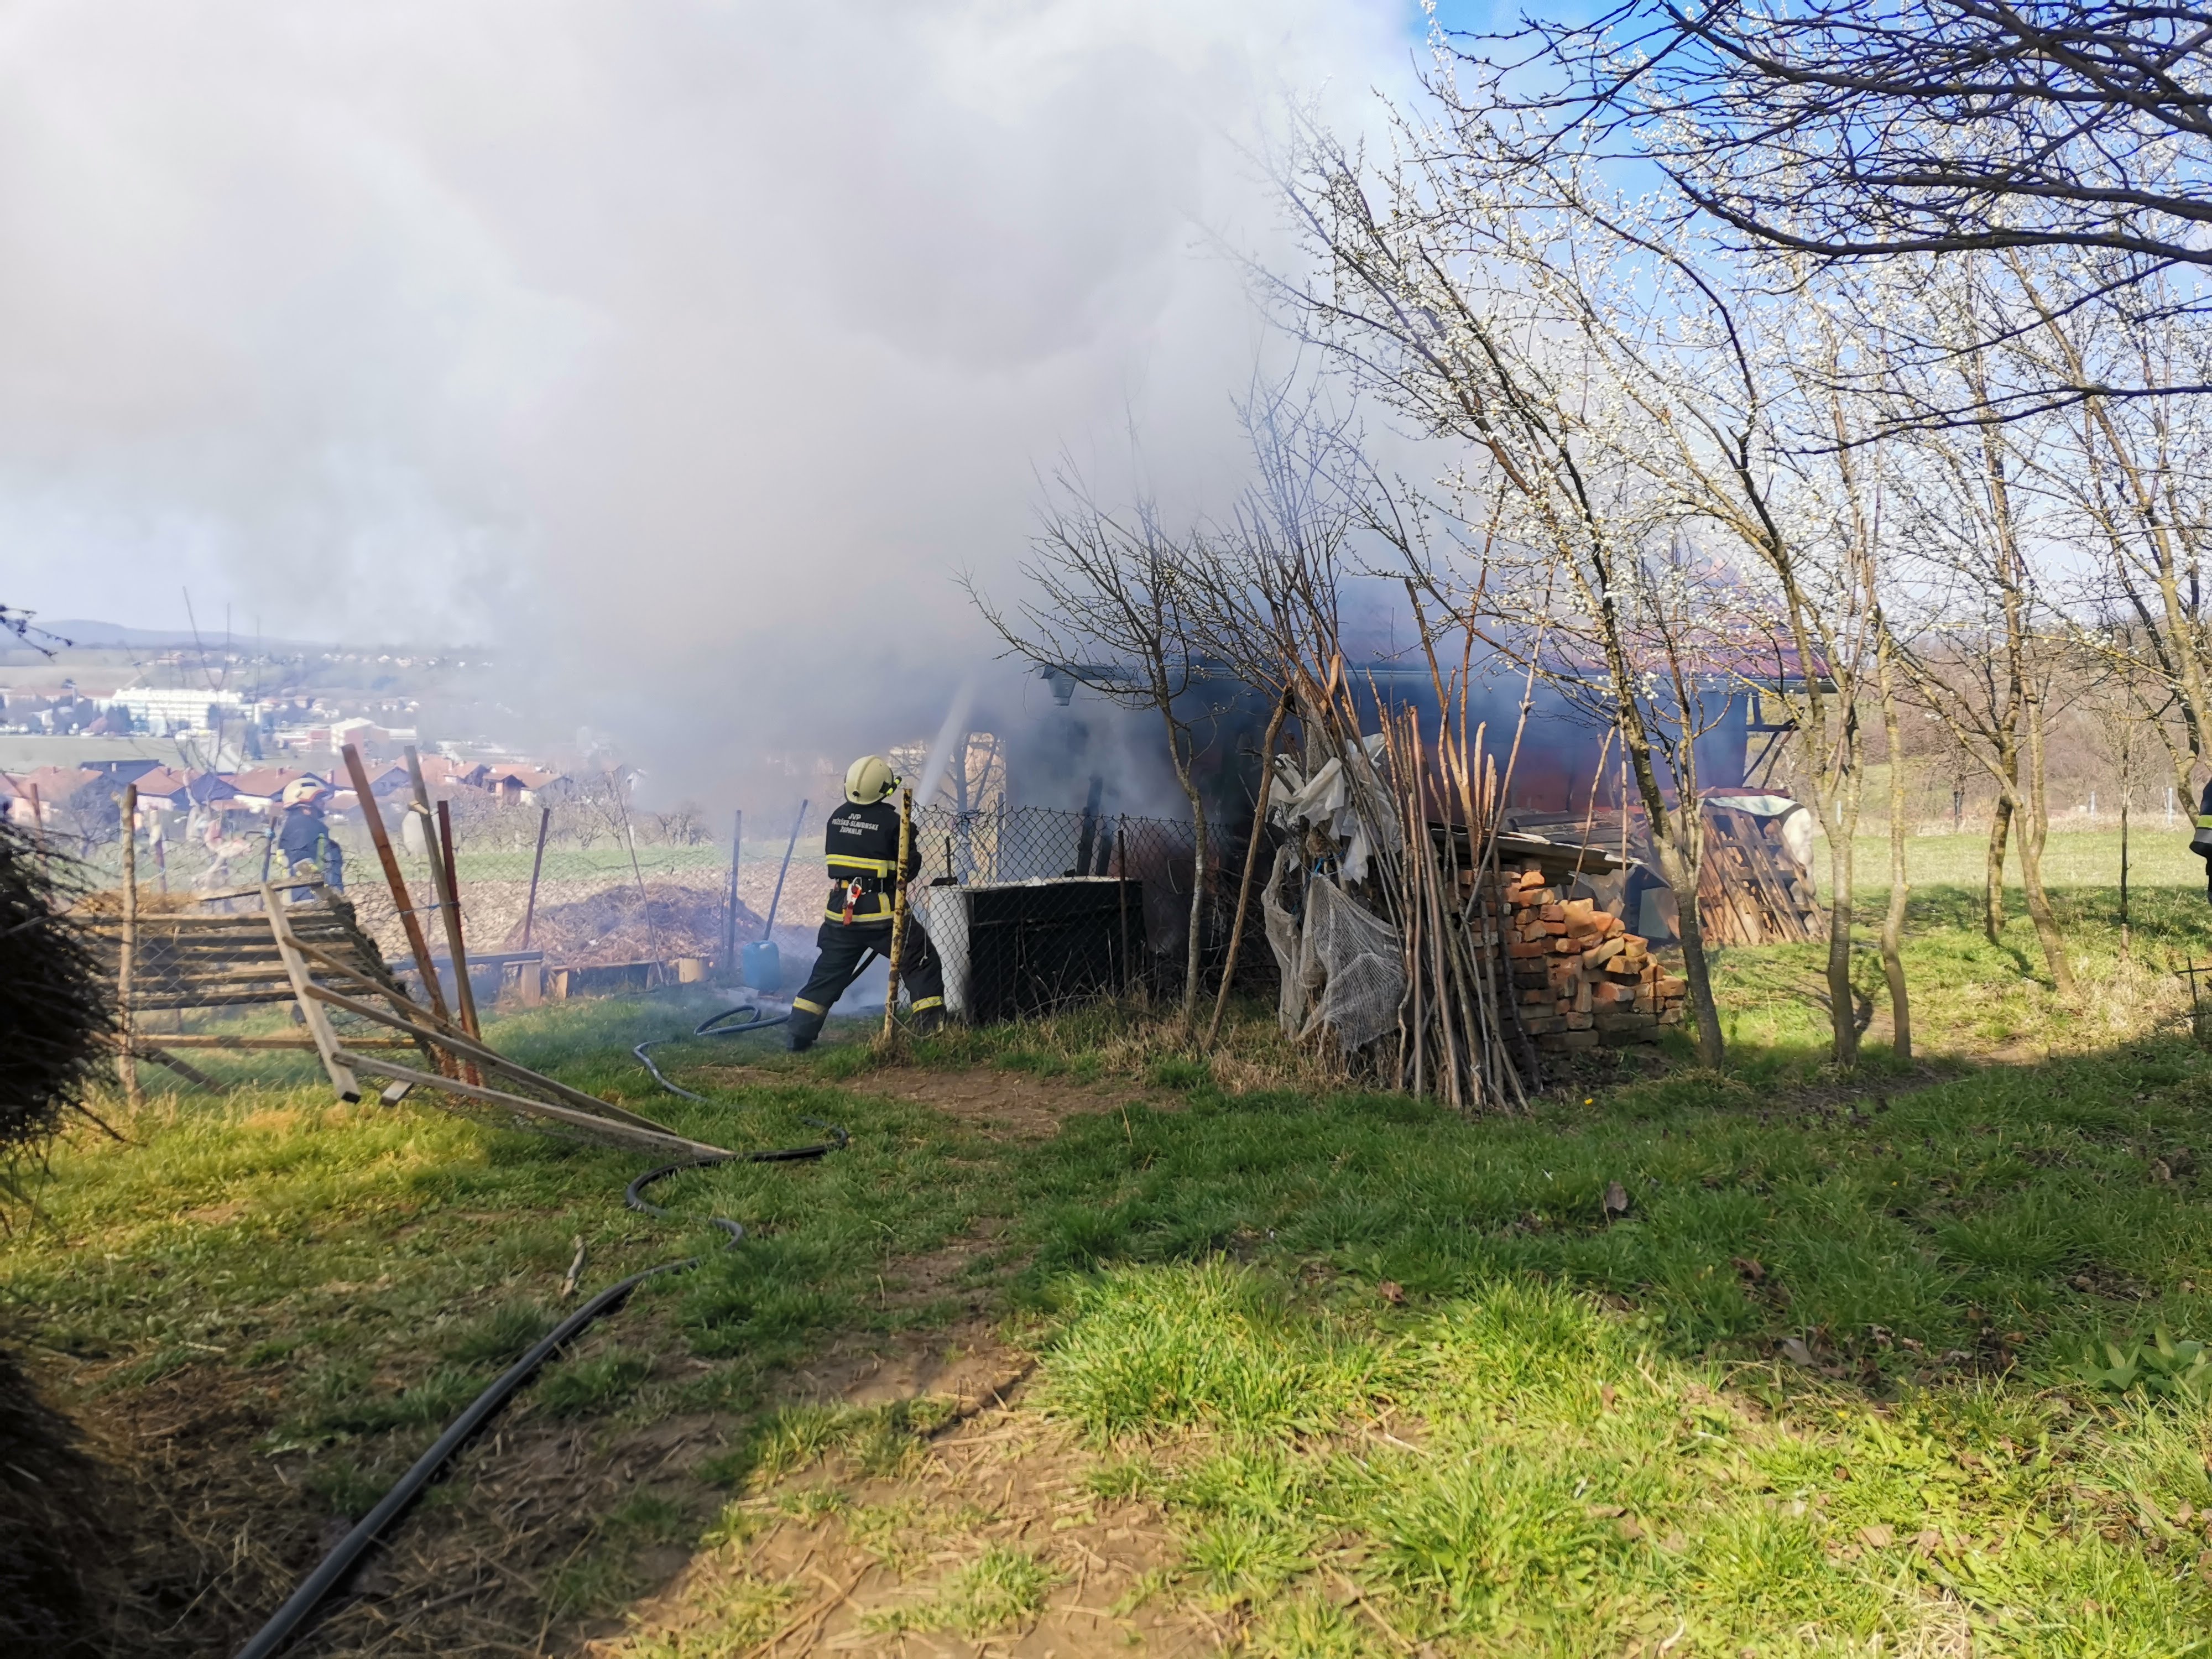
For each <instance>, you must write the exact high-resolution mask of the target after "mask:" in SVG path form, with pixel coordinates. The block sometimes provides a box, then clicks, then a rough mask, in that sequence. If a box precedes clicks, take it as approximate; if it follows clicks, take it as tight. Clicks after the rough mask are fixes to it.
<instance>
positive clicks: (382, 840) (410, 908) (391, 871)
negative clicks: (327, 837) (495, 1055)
mask: <svg viewBox="0 0 2212 1659" xmlns="http://www.w3.org/2000/svg"><path fill="white" fill-rule="evenodd" d="M345 763H346V770H347V771H348V772H349V774H351V775H352V777H353V788H354V793H356V795H358V796H360V797H361V817H362V823H366V824H367V825H368V838H369V840H370V841H371V842H374V844H375V847H376V856H377V860H378V861H379V862H380V863H381V864H382V865H383V866H384V879H385V883H386V885H387V886H389V887H390V888H391V889H392V903H393V904H394V905H396V906H398V910H399V925H400V926H401V927H404V928H405V929H406V931H407V949H408V951H410V953H412V955H413V956H414V957H415V971H416V972H417V973H418V974H420V975H422V995H423V999H424V1000H426V1001H427V1002H428V1004H429V1005H430V1010H431V1012H433V1013H435V1014H436V1015H437V1016H438V1018H439V1019H440V1020H441V1021H450V1020H451V1019H452V1018H453V1016H452V1015H451V1014H450V1013H448V1012H447V1010H446V994H445V993H444V991H443V990H441V988H440V987H439V985H438V969H437V966H436V964H435V963H433V962H432V961H431V960H430V942H429V941H428V939H424V938H423V937H422V922H421V921H419V920H417V919H416V915H415V906H414V903H413V902H412V901H411V900H410V899H409V898H408V896H407V878H406V877H404V875H402V874H401V873H400V871H399V858H398V854H395V853H394V852H393V851H392V837H391V836H387V835H386V834H385V833H384V812H383V809H381V808H380V807H379V806H378V805H377V804H376V795H375V793H374V791H372V790H371V789H370V788H369V787H368V768H367V767H366V766H364V765H362V760H361V750H359V749H357V748H356V747H355V746H354V745H353V744H346V746H345Z"/></svg>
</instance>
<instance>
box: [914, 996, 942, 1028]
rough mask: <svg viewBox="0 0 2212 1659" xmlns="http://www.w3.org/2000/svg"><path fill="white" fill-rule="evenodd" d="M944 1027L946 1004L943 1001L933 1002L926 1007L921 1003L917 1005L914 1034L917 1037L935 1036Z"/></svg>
mask: <svg viewBox="0 0 2212 1659" xmlns="http://www.w3.org/2000/svg"><path fill="white" fill-rule="evenodd" d="M944 1026H945V1004H944V1003H943V1002H942V1001H941V1000H932V1001H931V1002H929V1003H928V1004H927V1006H924V1005H923V1004H921V1003H919V1002H918V1003H916V1004H915V1006H914V1034H915V1036H933V1035H935V1034H936V1033H937V1032H938V1031H939V1030H943V1029H944Z"/></svg>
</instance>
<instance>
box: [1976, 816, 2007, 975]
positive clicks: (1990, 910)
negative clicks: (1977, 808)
mask: <svg viewBox="0 0 2212 1659" xmlns="http://www.w3.org/2000/svg"><path fill="white" fill-rule="evenodd" d="M2011 828H2012V799H2011V797H2010V796H2008V795H2002V794H2000V795H1999V796H1998V797H1997V801H1996V806H1995V807H1994V808H1993V809H1992V810H1991V811H1990V846H1989V853H1988V855H1987V857H1986V859H1985V860H1984V866H1983V875H1982V932H1984V933H1986V934H1988V935H1989V939H1990V944H1992V945H1998V944H2002V942H2003V940H2004V926H2005V912H2004V866H2005V841H2006V838H2007V835H2008V831H2009V830H2010V829H2011Z"/></svg>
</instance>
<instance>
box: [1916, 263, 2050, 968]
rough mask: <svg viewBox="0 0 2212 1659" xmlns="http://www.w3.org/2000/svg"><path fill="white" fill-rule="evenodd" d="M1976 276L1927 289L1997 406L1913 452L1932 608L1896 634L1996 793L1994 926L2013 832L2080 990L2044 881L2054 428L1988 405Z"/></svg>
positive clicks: (1937, 276)
mask: <svg viewBox="0 0 2212 1659" xmlns="http://www.w3.org/2000/svg"><path fill="white" fill-rule="evenodd" d="M1976 274H1977V273H1976V270H1975V269H1974V267H1973V266H1972V265H1971V264H1962V265H1961V266H1960V268H1957V269H1954V270H1948V271H1935V272H1929V273H1925V274H1924V275H1923V278H1922V280H1921V282H1920V283H1919V285H1918V288H1917V304H1918V306H1919V307H1920V315H1921V316H1923V317H1924V318H1927V319H1930V321H1929V331H1931V332H1934V331H1940V330H1943V329H1947V328H1948V330H1949V331H1950V337H1951V338H1952V340H1953V342H1954V347H1955V349H1954V355H1953V356H1952V358H1951V360H1950V364H1949V367H1948V369H1947V370H1945V371H1943V372H1947V373H1949V374H1953V375H1955V376H1956V378H1957V379H1958V380H1959V381H1960V383H1961V386H1962V387H1963V390H1964V392H1965V394H1966V397H1967V398H1969V399H1970V400H1972V401H1973V402H1974V403H1976V404H1979V405H1980V406H1981V407H1982V408H1983V410H1984V413H1983V415H1982V416H1981V418H1980V419H1979V420H1978V421H1977V422H1975V423H1974V424H1973V425H1972V427H1971V428H1966V429H1965V430H1963V431H1954V430H1942V431H1926V432H1923V433H1922V434H1921V435H1919V438H1918V440H1917V442H1916V444H1915V446H1914V453H1913V465H1911V467H1910V468H1909V469H1907V470H1906V471H1905V473H1904V475H1903V479H1902V484H1901V497H1900V499H1901V502H1902V504H1903V505H1904V506H1905V508H1906V512H1905V523H1904V526H1901V527H1903V528H1904V529H1905V532H1906V533H1905V539H1906V542H1907V544H1908V545H1909V547H1910V549H1911V554H1912V556H1913V557H1914V558H1915V560H1916V561H1917V563H1918V564H1919V566H1920V568H1921V569H1922V570H1923V572H1924V573H1925V576H1926V580H1925V585H1924V587H1923V598H1924V601H1925V606H1924V608H1925V611H1926V614H1925V616H1924V617H1923V618H1922V619H1921V620H1920V622H1919V624H1918V625H1917V626H1916V627H1915V628H1913V629H1909V630H1908V629H1903V628H1899V627H1897V626H1894V625H1893V627H1892V629H1891V631H1890V635H1889V641H1890V644H1891V646H1892V647H1893V659H1894V662H1895V665H1896V667H1897V669H1898V671H1899V673H1900V674H1901V676H1902V678H1903V679H1904V682H1905V685H1906V686H1907V687H1909V688H1910V691H1911V697H1912V699H1913V701H1914V702H1917V703H1918V704H1919V706H1920V707H1922V708H1924V709H1926V710H1927V711H1928V712H1929V714H1932V715H1934V716H1935V718H1936V719H1937V720H1940V721H1941V722H1942V724H1943V726H1945V727H1946V728H1947V729H1948V731H1949V732H1950V733H1951V735H1952V737H1953V738H1954V740H1955V741H1956V742H1957V743H1958V744H1959V745H1960V748H1961V749H1962V750H1964V751H1965V752H1966V753H1967V754H1970V755H1972V757H1973V758H1974V759H1975V761H1976V762H1977V763H1978V765H1979V766H1980V768H1981V769H1982V770H1983V772H1984V775H1986V776H1987V777H1988V778H1989V780H1990V783H1991V784H1992V786H1993V787H1995V789H1996V796H1997V803H1998V805H1997V811H1996V813H1995V815H1994V816H1993V817H1992V822H1991V827H1990V846H1989V858H1988V868H1987V881H1988V890H1987V894H1986V897H1985V911H1984V927H1986V929H1987V930H1988V932H1989V933H1990V938H1991V939H1996V938H1998V937H1999V936H2000V933H2001V932H2002V926H2003V893H2004V859H2005V854H2006V848H2007V841H2008V837H2009V838H2011V840H2012V842H2013V844H2014V845H2015V846H2016V848H2017V849H2018V852H2019V855H2020V865H2021V888H2022V890H2023V891H2024V893H2025V895H2026V897H2027V911H2028V916H2029V919H2030V921H2032V922H2033V925H2034V927H2035V933H2036V939H2037V941H2038V943H2039V945H2041V947H2042V951H2043V957H2044V961H2045V964H2046V966H2047V967H2048V968H2049V969H2050V972H2051V982H2052V984H2053V985H2054V986H2055V987H2057V989H2058V991H2059V992H2060V993H2061V994H2063V995H2066V996H2072V995H2073V994H2075V982H2074V975H2073V970H2072V968H2071V966H2070V964H2069V961H2068V957H2067V952H2066V944H2065V939H2064V936H2063V933H2061V931H2060V929H2059V927H2058V922H2057V916H2056V915H2055V913H2054V912H2053V910H2052V908H2051V899H2050V895H2049V893H2048V892H2047V890H2045V886H2044V882H2043V850H2044V844H2045V839H2046V837H2047V836H2048V835H2049V832H2050V805H2049V799H2048V793H2047V789H2046V779H2047V752H2046V750H2047V738H2048V733H2049V720H2050V714H2051V710H2050V708H2049V703H2050V698H2051V687H2052V680H2053V671H2054V669H2055V666H2056V653H2055V651H2054V648H2053V647H2052V645H2051V639H2050V635H2051V625H2052V623H2053V613H2052V610H2051V605H2050V604H2049V602H2048V600H2047V599H2046V596H2045V593H2044V592H2043V590H2042V586H2041V584H2040V583H2039V580H2038V577H2037V573H2036V571H2035V568H2034V567H2033V562H2032V561H2031V558H2030V551H2029V550H2030V548H2031V547H2032V546H2033V545H2034V544H2035V543H2036V542H2037V540H2038V538H2039V535H2040V534H2042V533H2043V532H2042V531H2041V530H2040V529H2039V526H2038V525H2037V524H2036V522H2035V518H2034V513H2035V508H2036V507H2037V505H2038V503H2037V501H2036V499H2035V497H2034V495H2033V492H2030V491H2024V490H2023V489H2021V477H2022V475H2023V472H2024V471H2027V469H2029V468H2030V467H2032V466H2033V449H2034V447H2035V446H2036V445H2037V444H2039V442H2041V441H2042V440H2043V438H2044V436H2045V428H2046V426H2047V422H2024V421H2014V422H2008V421H2006V420H2004V419H2002V417H2001V416H1999V415H1998V414H1997V413H1996V411H1995V410H1993V409H1990V407H1989V405H1988V400H1987V398H1986V397H1985V396H1984V392H1985V389H1986V386H1987V384H1988V378H1987V377H1988V374H1989V372H1990V368H1989V362H1988V356H1989V349H1988V348H1987V347H1986V346H1984V345H1983V344H1982V343H1980V342H1981V339H1982V338H1983V323H1984V319H1985V317H1986V315H1987V313H1988V312H1989V311H1990V309H1991V308H1992V307H1990V305H1989V304H1988V303H1987V297H1988V296H1987V295H1986V293H1985V291H1984V289H1982V288H1981V287H1980V286H1979V285H1978V283H1977V281H1976Z"/></svg>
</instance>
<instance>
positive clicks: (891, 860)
mask: <svg viewBox="0 0 2212 1659" xmlns="http://www.w3.org/2000/svg"><path fill="white" fill-rule="evenodd" d="M822 843H823V845H822V851H823V860H824V861H825V862H826V863H827V864H828V865H829V904H828V905H827V906H826V907H825V909H824V914H825V915H827V916H828V917H829V920H830V921H840V922H842V921H844V920H845V919H846V918H845V904H846V901H847V900H848V898H849V899H850V900H851V901H852V904H853V915H852V921H853V925H854V927H860V925H862V924H863V923H877V922H887V921H890V919H891V889H892V886H893V883H892V880H891V876H892V873H893V872H894V871H895V870H896V867H897V865H898V845H899V815H898V808H897V807H896V805H893V804H892V803H891V802H890V801H887V800H878V801H871V802H869V803H868V804H867V805H865V806H854V805H850V804H849V803H848V805H843V806H841V807H839V808H838V809H837V810H836V811H834V812H832V813H831V814H830V815H829V827H828V828H827V829H824V830H823V836H822ZM920 872H921V848H911V849H909V851H908V854H907V863H906V874H907V879H908V881H911V880H913V879H914V878H915V876H916V875H917V874H919V873H920ZM856 882H857V883H858V884H859V887H858V889H857V890H855V889H854V885H853V884H854V883H856Z"/></svg>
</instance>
